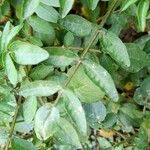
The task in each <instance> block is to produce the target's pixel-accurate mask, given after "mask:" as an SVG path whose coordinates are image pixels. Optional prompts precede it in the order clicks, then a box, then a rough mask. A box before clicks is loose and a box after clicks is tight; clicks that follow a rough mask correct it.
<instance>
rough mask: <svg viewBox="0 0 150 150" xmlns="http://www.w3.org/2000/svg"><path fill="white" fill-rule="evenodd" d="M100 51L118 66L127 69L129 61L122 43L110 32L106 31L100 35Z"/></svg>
mask: <svg viewBox="0 0 150 150" xmlns="http://www.w3.org/2000/svg"><path fill="white" fill-rule="evenodd" d="M100 45H101V47H102V50H103V51H104V52H105V53H107V54H109V55H110V56H111V57H112V58H113V59H114V60H115V61H116V62H117V63H118V64H119V65H120V66H122V67H129V66H130V59H129V55H128V52H127V48H126V46H125V45H124V43H123V42H122V41H121V40H120V39H119V38H118V37H117V36H116V35H115V34H114V33H112V32H110V31H106V32H105V33H102V35H100Z"/></svg>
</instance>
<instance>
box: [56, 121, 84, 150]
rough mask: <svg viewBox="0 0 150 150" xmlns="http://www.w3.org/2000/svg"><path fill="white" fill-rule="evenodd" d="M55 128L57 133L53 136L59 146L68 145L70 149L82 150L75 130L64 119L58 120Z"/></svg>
mask: <svg viewBox="0 0 150 150" xmlns="http://www.w3.org/2000/svg"><path fill="white" fill-rule="evenodd" d="M56 128H57V132H55V134H54V138H55V141H56V143H58V144H60V145H62V144H63V145H70V146H72V149H74V148H77V149H78V148H79V149H80V148H82V146H81V143H80V141H79V137H78V135H77V132H76V130H75V129H74V128H73V126H72V125H71V124H70V123H69V122H68V121H67V120H66V119H64V118H60V120H59V122H58V124H57V126H56Z"/></svg>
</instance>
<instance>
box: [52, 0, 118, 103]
mask: <svg viewBox="0 0 150 150" xmlns="http://www.w3.org/2000/svg"><path fill="white" fill-rule="evenodd" d="M117 2H118V0H113V1H112V3H111V6H110V8H109V10H108V11H107V13H106V15H105V16H104V17H103V19H102V22H101V23H100V27H101V28H102V27H103V26H104V24H105V23H106V21H107V19H108V17H109V16H110V15H111V13H112V11H113V10H114V9H115V6H116V4H117ZM98 34H99V30H96V31H95V33H94V34H93V36H92V37H91V38H90V39H89V43H88V45H87V47H85V49H84V50H83V52H82V54H81V56H80V59H79V61H78V62H77V64H76V65H75V67H74V70H73V71H72V73H71V75H70V76H69V78H68V80H67V81H66V83H65V85H64V87H63V89H65V88H66V87H67V86H68V85H69V83H70V81H71V80H72V78H73V77H74V75H75V74H76V72H77V70H78V68H79V67H80V65H81V63H82V60H83V59H84V57H85V55H86V54H87V52H88V51H89V49H90V47H91V46H92V44H93V43H94V41H95V39H96V38H97V36H98ZM62 94H63V90H61V91H60V92H59V94H58V96H57V98H56V100H55V103H54V105H56V104H57V103H58V101H59V99H60V98H61V96H62Z"/></svg>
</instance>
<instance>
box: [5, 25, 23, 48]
mask: <svg viewBox="0 0 150 150" xmlns="http://www.w3.org/2000/svg"><path fill="white" fill-rule="evenodd" d="M22 27H23V24H20V25H18V26H15V27H13V28H12V29H11V30H10V32H9V34H8V35H7V38H6V41H5V49H7V46H8V44H9V43H10V41H11V40H12V39H13V37H15V36H16V35H17V34H18V33H19V31H20V30H21V28H22Z"/></svg>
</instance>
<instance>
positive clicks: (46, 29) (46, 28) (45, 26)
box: [27, 15, 55, 35]
mask: <svg viewBox="0 0 150 150" xmlns="http://www.w3.org/2000/svg"><path fill="white" fill-rule="evenodd" d="M27 22H28V23H29V24H30V25H31V27H32V28H33V30H34V31H36V32H39V33H43V34H49V35H51V34H55V31H54V29H53V27H52V26H51V24H49V23H48V22H47V21H45V20H43V19H41V18H39V17H38V16H35V15H33V16H31V17H29V18H28V20H27ZM41 27H42V28H41Z"/></svg>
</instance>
